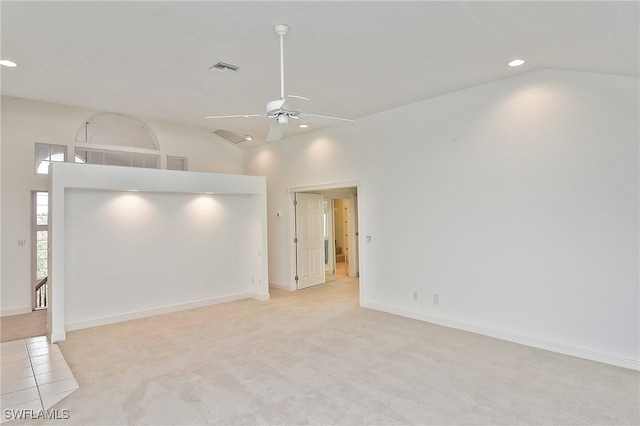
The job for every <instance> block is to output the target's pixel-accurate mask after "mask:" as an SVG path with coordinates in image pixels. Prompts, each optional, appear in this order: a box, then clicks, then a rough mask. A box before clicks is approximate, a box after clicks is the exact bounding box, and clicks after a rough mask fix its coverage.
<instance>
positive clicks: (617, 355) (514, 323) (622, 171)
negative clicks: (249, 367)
mask: <svg viewBox="0 0 640 426" xmlns="http://www.w3.org/2000/svg"><path fill="white" fill-rule="evenodd" d="M638 93H639V84H638V79H636V78H628V77H616V76H608V75H597V74H588V73H577V72H568V71H557V70H539V71H535V72H531V73H527V74H523V75H520V76H517V77H513V78H509V79H505V80H501V81H497V82H493V83H489V84H485V85H481V86H477V87H473V88H470V89H467V90H463V91H459V92H456V93H452V94H448V95H445V96H441V97H439V98H435V99H431V100H427V101H424V102H420V103H416V104H413V105H409V106H405V107H402V108H398V109H394V110H391V111H387V112H384V113H380V114H377V115H374V116H369V117H365V118H361V119H359V120H356V122H354V123H353V124H352V125H350V126H348V127H345V128H342V129H338V128H330V129H323V130H321V131H318V132H314V133H308V134H305V135H301V136H298V137H295V138H291V139H288V140H285V141H282V142H280V143H272V144H268V145H264V146H261V147H256V148H254V149H252V150H251V151H249V152H248V153H247V155H246V160H245V161H246V163H245V167H246V171H247V173H250V174H255V175H264V176H267V182H268V217H269V252H270V254H271V255H270V259H269V262H270V264H269V270H270V280H271V282H272V283H273V284H274V285H277V286H279V287H284V286H286V283H288V282H289V280H290V277H289V274H290V273H289V271H290V268H289V258H288V256H287V252H288V233H287V223H286V222H287V221H286V220H284V221H283V220H279V219H277V218H276V212H277V211H279V210H281V211H288V209H287V207H286V203H287V196H286V195H287V194H286V193H287V189H288V188H291V187H301V186H312V185H322V184H327V183H333V182H347V181H358V182H359V197H358V198H359V216H360V237H361V241H360V247H361V257H360V261H361V265H360V272H361V301H362V304H363V305H364V306H367V307H372V308H375V309H380V310H385V311H389V312H394V313H398V314H401V315H406V316H411V317H416V318H420V319H424V320H428V321H433V322H437V323H441V324H445V325H450V326H454V327H458V328H462V329H467V330H471V331H476V332H480V333H484V334H488V335H494V336H496V337H500V338H505V339H509V340H513V341H518V342H522V343H525V344H529V345H532V346H538V347H543V348H547V349H551V350H556V351H559V352H564V353H570V354H572V355H577V356H583V357H586V358H590V359H596V360H599V361H604V362H610V363H613V364H617V365H623V366H626V367H631V368H638V365H639V364H638V353H639V350H640V345H639V335H640V330H639V322H640V321H639V309H638V303H639V291H638V272H639V267H638V258H639V253H638V235H639V226H638V206H639V202H638V186H639V184H638V181H639V179H638V140H639V130H638V129H639V118H638V117H639V109H638V105H639V102H638V101H639V100H638ZM389 206H393V207H389ZM286 219H287V220H289V219H290V218H286ZM367 235H370V236H371V237H372V241H371V243H366V242H364V238H365V236H367ZM413 292H417V293H418V300H417V301H414V300H413V297H412V296H413ZM434 293H438V294H439V295H440V305H435V304H434V303H433V294H434Z"/></svg>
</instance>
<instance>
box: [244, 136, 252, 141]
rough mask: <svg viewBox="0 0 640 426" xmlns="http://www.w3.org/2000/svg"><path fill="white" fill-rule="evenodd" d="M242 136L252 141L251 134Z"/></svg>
mask: <svg viewBox="0 0 640 426" xmlns="http://www.w3.org/2000/svg"><path fill="white" fill-rule="evenodd" d="M244 138H245V140H248V141H252V140H253V136H251V135H246V136H245V137H244Z"/></svg>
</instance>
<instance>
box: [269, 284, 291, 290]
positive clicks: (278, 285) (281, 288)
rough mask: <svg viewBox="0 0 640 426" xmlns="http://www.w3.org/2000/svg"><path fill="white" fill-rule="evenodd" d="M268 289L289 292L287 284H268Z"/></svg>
mask: <svg viewBox="0 0 640 426" xmlns="http://www.w3.org/2000/svg"><path fill="white" fill-rule="evenodd" d="M269 287H272V288H277V289H280V290H284V291H291V288H290V287H289V284H279V283H269Z"/></svg>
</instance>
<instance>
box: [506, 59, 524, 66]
mask: <svg viewBox="0 0 640 426" xmlns="http://www.w3.org/2000/svg"><path fill="white" fill-rule="evenodd" d="M522 64H524V61H523V60H522V59H514V60H513V61H511V62H509V66H510V67H519V66H520V65H522Z"/></svg>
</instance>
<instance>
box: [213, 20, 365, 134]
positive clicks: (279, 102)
mask: <svg viewBox="0 0 640 426" xmlns="http://www.w3.org/2000/svg"><path fill="white" fill-rule="evenodd" d="M273 29H274V31H275V33H276V34H277V35H278V37H279V38H280V99H276V100H274V101H270V102H268V103H267V112H266V113H264V114H239V115H211V116H208V117H205V118H249V117H263V118H271V119H275V121H274V122H273V124H271V129H270V130H269V134H268V135H267V142H273V141H278V140H280V138H282V134H283V133H284V129H285V127H286V125H287V123H289V121H290V119H294V120H299V122H300V124H306V123H315V124H322V125H325V126H339V125H343V124H346V123H350V122H352V121H353V120H350V119H347V118H337V117H329V116H326V115H316V114H307V113H304V112H301V111H300V108H299V104H300V101H308V100H309V99H308V98H305V97H303V96H297V95H288V96H286V97H285V95H284V36H285V35H286V34H287V32H288V31H289V26H288V25H286V24H278V25H276V26H275V27H274V28H273Z"/></svg>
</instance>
